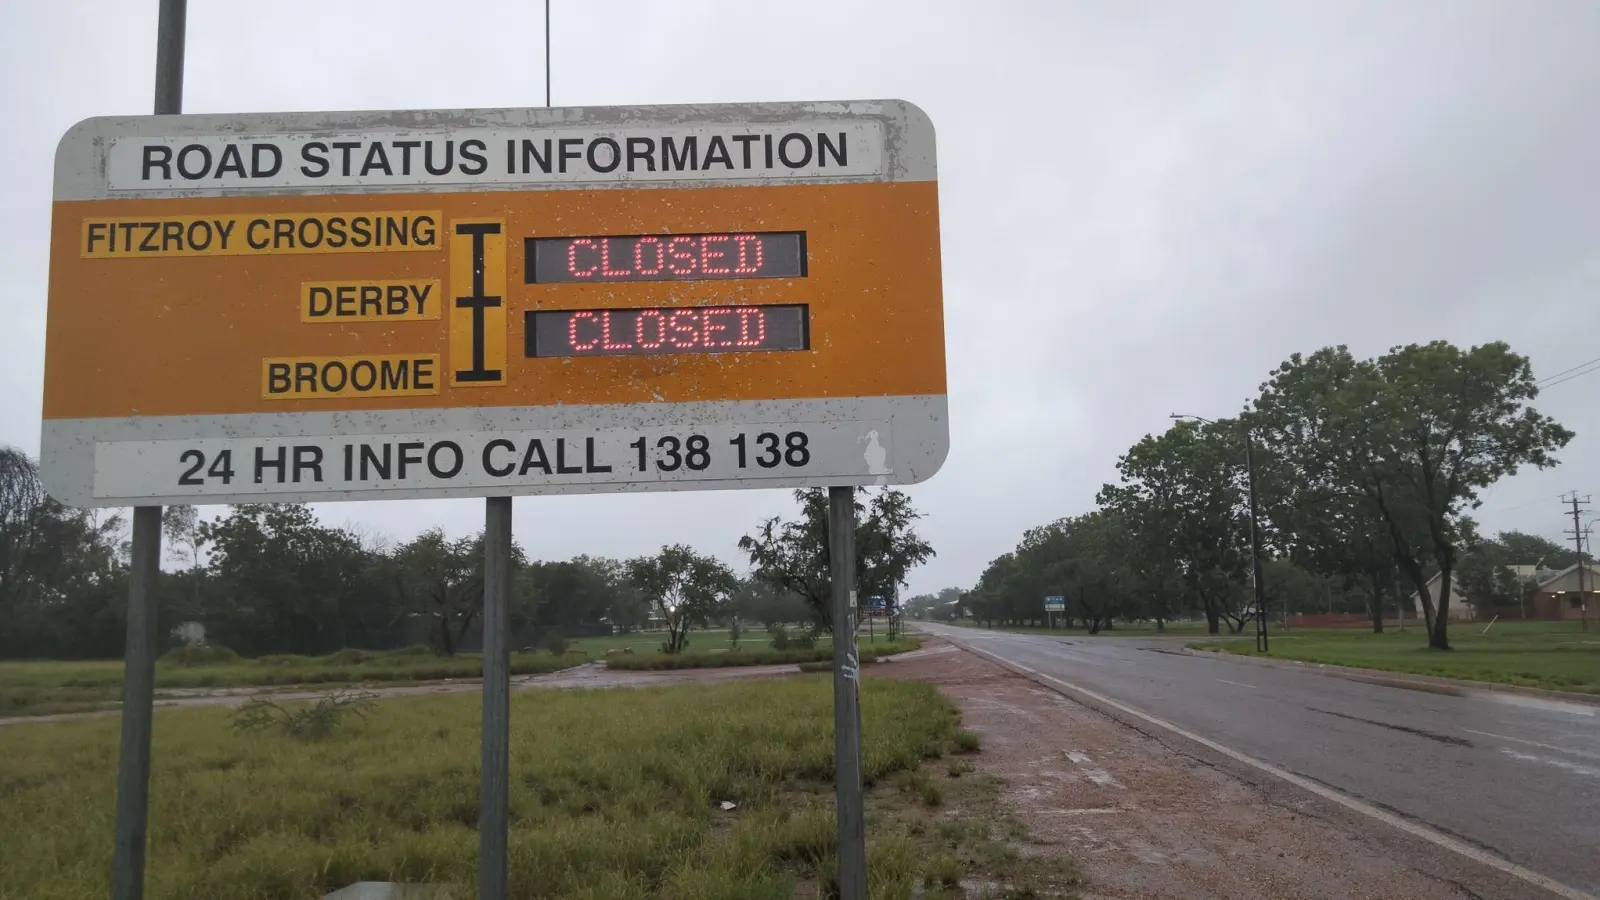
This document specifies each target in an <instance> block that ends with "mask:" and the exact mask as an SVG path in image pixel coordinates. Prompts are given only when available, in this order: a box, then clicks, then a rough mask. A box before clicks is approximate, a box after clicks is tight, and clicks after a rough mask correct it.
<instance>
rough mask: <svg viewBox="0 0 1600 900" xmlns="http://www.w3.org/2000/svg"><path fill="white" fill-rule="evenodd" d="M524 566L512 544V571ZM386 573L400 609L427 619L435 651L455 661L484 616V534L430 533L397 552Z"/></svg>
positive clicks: (435, 531)
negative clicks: (454, 657) (463, 641)
mask: <svg viewBox="0 0 1600 900" xmlns="http://www.w3.org/2000/svg"><path fill="white" fill-rule="evenodd" d="M526 564H527V561H526V559H525V558H524V557H523V553H522V550H521V548H520V547H518V546H517V545H516V544H515V543H513V544H512V546H511V568H512V571H513V572H520V571H522V569H523V568H524V567H525V566H526ZM385 568H386V569H387V571H388V573H389V577H390V580H391V584H392V586H393V589H394V591H395V593H396V595H397V597H398V599H399V601H400V602H399V607H400V609H401V610H403V611H404V612H405V613H406V614H408V615H420V616H423V617H425V618H426V619H427V620H428V622H429V629H428V632H429V635H430V640H431V642H432V644H433V648H434V650H435V651H436V652H438V653H441V654H444V655H446V656H450V655H454V654H455V652H456V650H457V648H459V647H460V645H461V641H462V639H463V638H465V637H466V635H467V632H468V631H470V630H471V628H472V625H473V623H474V622H475V621H477V618H478V615H479V613H481V612H482V610H483V534H482V533H479V534H476V535H470V536H467V537H460V538H456V539H455V540H451V539H449V538H447V537H445V534H444V532H443V531H442V530H440V529H438V528H430V529H429V530H427V531H424V532H422V533H421V534H419V535H417V536H416V537H415V538H413V539H412V540H411V541H410V542H409V543H407V544H404V545H402V546H401V547H400V548H399V549H397V550H396V551H395V552H394V554H393V556H391V557H390V559H389V560H388V565H387V566H386V567H385Z"/></svg>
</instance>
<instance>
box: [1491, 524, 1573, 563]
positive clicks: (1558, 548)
mask: <svg viewBox="0 0 1600 900" xmlns="http://www.w3.org/2000/svg"><path fill="white" fill-rule="evenodd" d="M1494 542H1495V544H1497V545H1498V546H1499V547H1500V549H1501V550H1502V551H1503V557H1504V559H1505V562H1506V564H1507V565H1514V566H1534V565H1539V564H1541V563H1542V564H1543V565H1544V567H1545V568H1547V569H1556V570H1558V571H1559V570H1561V569H1565V568H1566V567H1568V566H1570V565H1574V564H1576V563H1577V561H1578V551H1576V550H1574V549H1572V548H1571V547H1568V546H1566V545H1564V544H1558V543H1556V542H1555V541H1552V540H1550V539H1549V538H1547V537H1544V536H1542V535H1537V534H1527V533H1524V532H1521V531H1502V532H1500V533H1499V534H1498V535H1496V536H1495V541H1494Z"/></svg>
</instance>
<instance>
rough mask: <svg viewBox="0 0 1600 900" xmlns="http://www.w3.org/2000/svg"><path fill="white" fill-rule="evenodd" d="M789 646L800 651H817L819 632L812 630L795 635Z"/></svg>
mask: <svg viewBox="0 0 1600 900" xmlns="http://www.w3.org/2000/svg"><path fill="white" fill-rule="evenodd" d="M789 646H791V647H795V648H797V649H800V650H815V649H816V647H817V632H816V629H814V628H813V629H812V630H810V631H807V632H806V633H804V634H797V635H795V636H794V637H793V638H791V639H790V641H789Z"/></svg>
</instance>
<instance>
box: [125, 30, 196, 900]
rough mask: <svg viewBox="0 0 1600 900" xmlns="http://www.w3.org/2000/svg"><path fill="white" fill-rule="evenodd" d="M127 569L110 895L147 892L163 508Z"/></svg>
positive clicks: (144, 519) (166, 91) (173, 38)
mask: <svg viewBox="0 0 1600 900" xmlns="http://www.w3.org/2000/svg"><path fill="white" fill-rule="evenodd" d="M187 12H188V4H187V0H161V11H160V14H159V18H158V20H157V23H156V96H155V114H156V115H158V116H165V115H176V114H177V113H180V112H182V111H183V38H184V30H185V29H184V25H185V21H186V18H187ZM132 541H133V547H132V551H131V556H132V559H131V560H130V563H131V564H130V566H129V572H128V637H127V645H126V647H125V649H124V653H123V658H124V662H123V676H122V745H121V747H120V749H119V750H118V752H117V818H116V826H115V828H116V831H115V842H116V843H115V845H114V846H115V850H114V853H113V859H112V863H111V896H112V898H113V900H142V898H143V897H144V861H145V847H146V844H147V835H148V831H149V822H150V733H151V731H152V729H153V726H154V724H155V722H154V720H155V688H156V683H155V682H156V643H157V641H158V640H159V632H160V625H159V622H160V613H159V609H158V605H157V602H156V590H157V584H158V581H159V579H160V577H161V507H159V506H136V507H134V509H133V536H132Z"/></svg>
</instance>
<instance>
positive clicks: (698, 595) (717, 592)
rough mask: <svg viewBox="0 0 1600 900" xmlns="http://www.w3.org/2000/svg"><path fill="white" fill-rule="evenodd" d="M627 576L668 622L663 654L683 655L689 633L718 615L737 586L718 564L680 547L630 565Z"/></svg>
mask: <svg viewBox="0 0 1600 900" xmlns="http://www.w3.org/2000/svg"><path fill="white" fill-rule="evenodd" d="M628 576H629V579H630V580H631V581H632V582H633V583H634V585H635V586H636V587H638V588H639V591H640V593H642V594H643V595H644V596H645V597H646V598H648V599H649V600H650V602H651V604H652V605H654V606H655V608H656V609H657V610H659V611H660V612H661V616H662V618H664V619H666V621H667V642H666V643H665V644H664V645H663V646H662V648H661V649H662V651H663V652H665V653H680V652H682V651H683V648H684V647H685V646H686V645H687V644H688V642H689V629H690V628H691V627H692V626H695V625H699V626H700V627H702V628H704V627H706V626H707V625H708V624H709V623H710V620H711V618H712V617H713V616H717V615H719V614H720V612H721V610H722V607H723V605H724V604H725V603H726V602H727V599H728V595H729V594H731V593H733V589H734V586H735V582H736V579H735V578H734V577H733V573H732V572H730V571H729V570H728V567H727V566H725V565H723V564H722V563H721V562H720V561H718V560H716V559H713V558H711V557H709V556H701V555H699V554H697V553H695V552H694V551H693V550H691V549H689V548H688V547H685V546H684V545H682V544H673V545H672V546H670V547H662V548H661V552H660V553H657V554H656V555H655V556H644V557H640V558H638V559H635V560H632V561H630V562H629V563H628Z"/></svg>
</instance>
